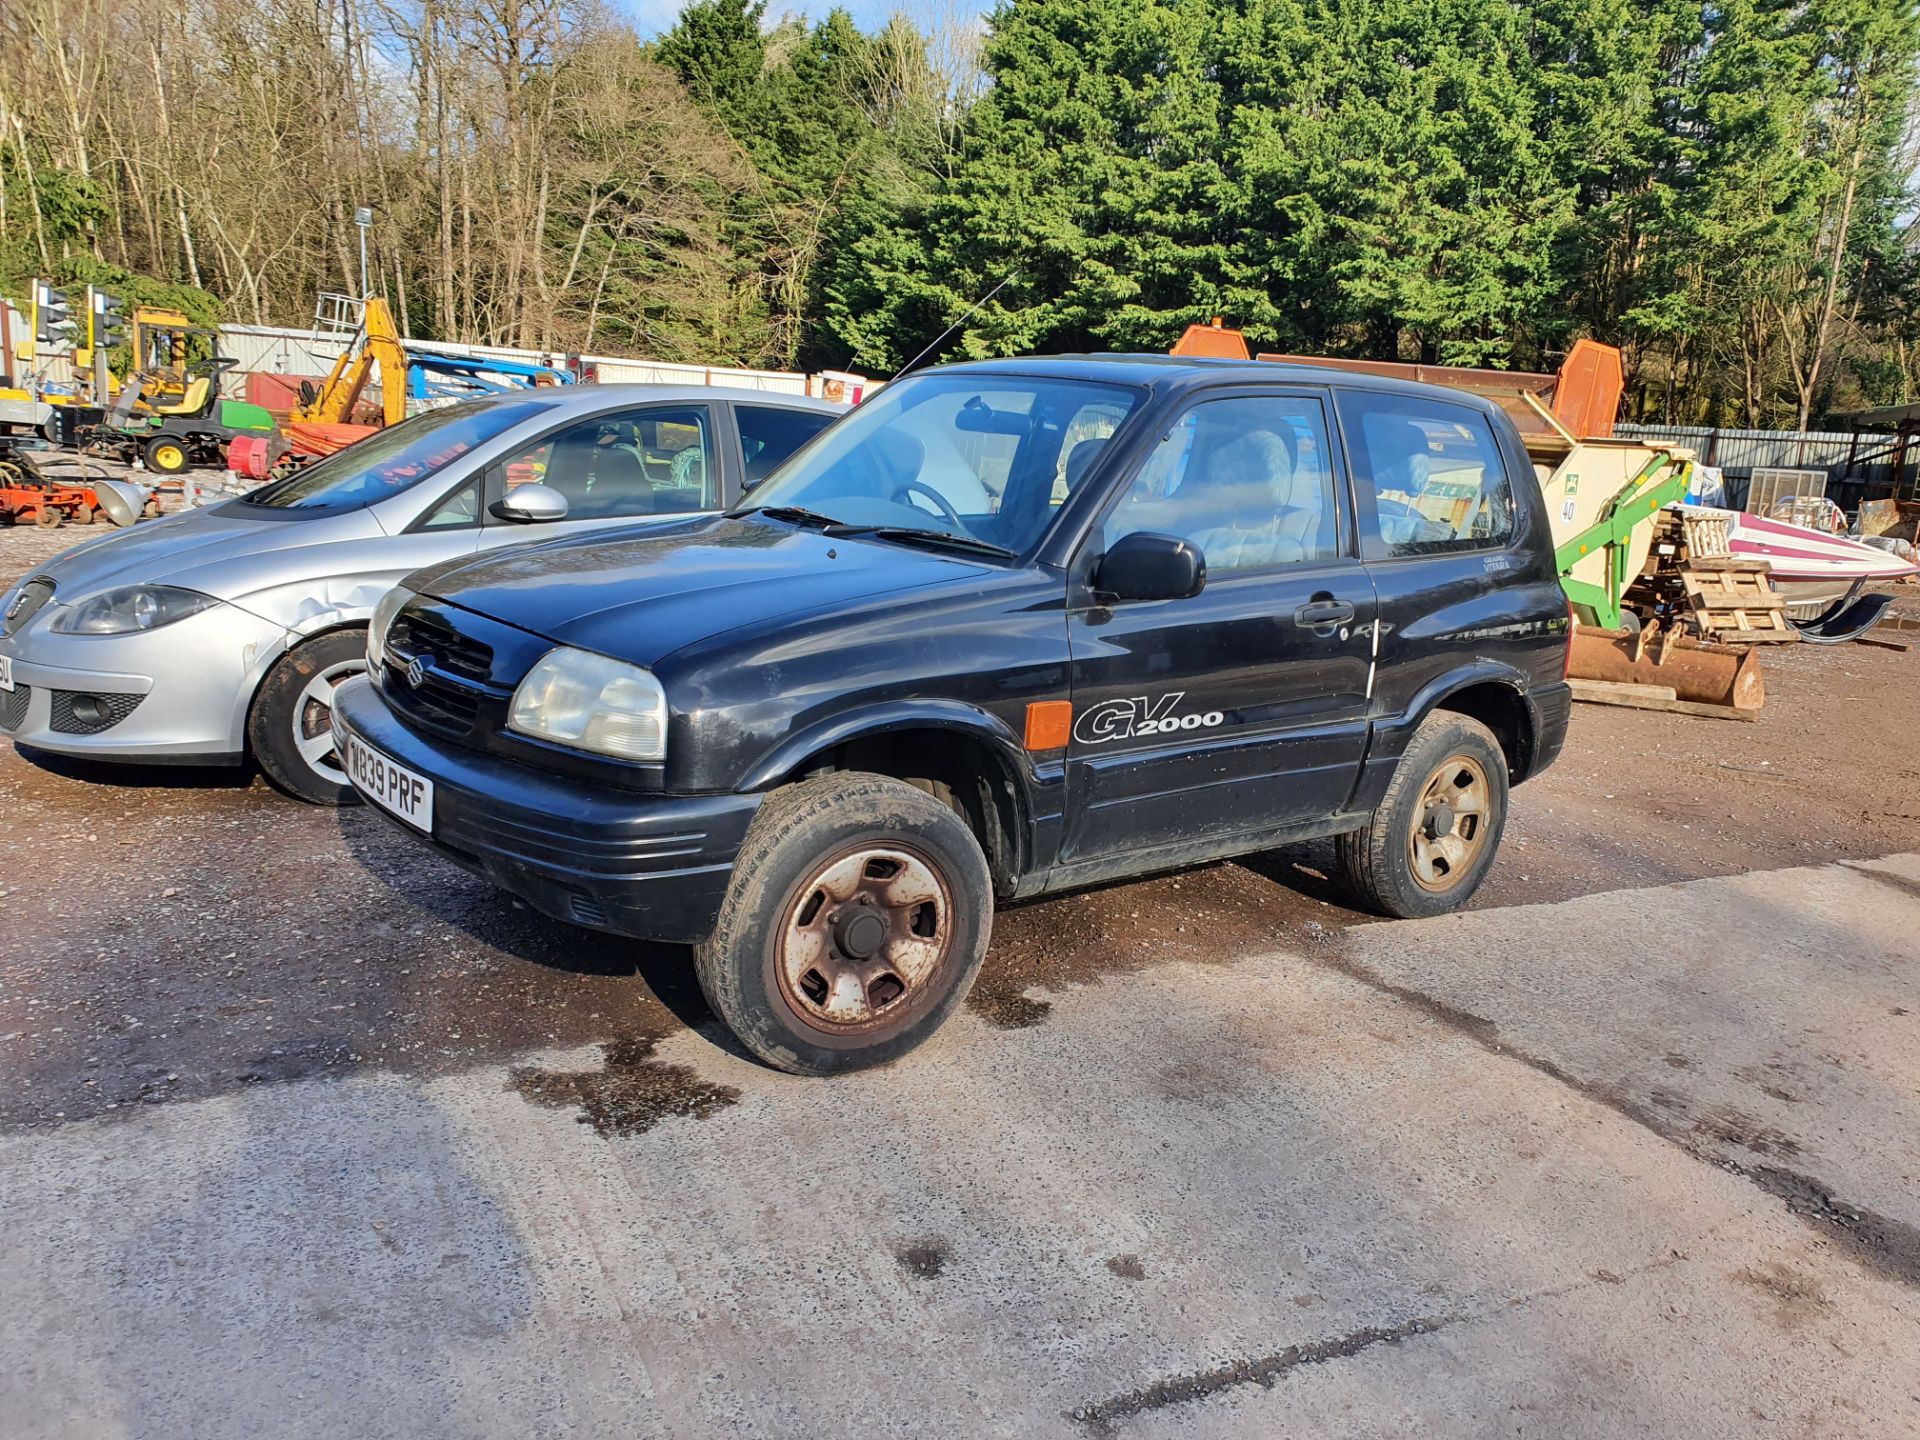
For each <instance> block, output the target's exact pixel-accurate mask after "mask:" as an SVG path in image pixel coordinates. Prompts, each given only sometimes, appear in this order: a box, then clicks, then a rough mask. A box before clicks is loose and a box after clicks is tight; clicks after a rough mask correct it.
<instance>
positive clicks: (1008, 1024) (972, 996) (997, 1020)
mask: <svg viewBox="0 0 1920 1440" xmlns="http://www.w3.org/2000/svg"><path fill="white" fill-rule="evenodd" d="M967 1008H968V1009H969V1010H971V1011H972V1012H973V1013H974V1014H976V1015H978V1016H979V1017H980V1018H981V1019H982V1020H985V1021H986V1022H987V1023H988V1024H989V1025H991V1026H993V1027H994V1028H995V1029H996V1030H1027V1029H1031V1028H1032V1027H1033V1026H1035V1025H1038V1024H1040V1023H1041V1022H1042V1021H1043V1020H1045V1019H1046V1018H1047V1016H1048V1015H1050V1014H1051V1013H1052V1012H1053V1002H1052V1001H1051V1000H1030V999H1028V998H1027V997H1026V996H1025V995H1022V994H1020V993H1019V992H1017V991H1009V990H1002V989H999V988H997V987H993V986H988V985H975V986H974V987H973V989H972V990H971V991H970V992H968V994H967Z"/></svg>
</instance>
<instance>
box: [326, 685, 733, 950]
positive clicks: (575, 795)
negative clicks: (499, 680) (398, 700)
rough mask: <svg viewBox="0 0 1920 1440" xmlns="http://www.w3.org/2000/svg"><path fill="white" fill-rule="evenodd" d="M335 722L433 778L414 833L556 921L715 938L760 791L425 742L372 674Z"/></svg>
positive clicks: (343, 696) (346, 691)
mask: <svg viewBox="0 0 1920 1440" xmlns="http://www.w3.org/2000/svg"><path fill="white" fill-rule="evenodd" d="M333 726H334V729H335V730H336V731H338V732H340V744H341V747H342V749H343V750H344V748H345V746H346V743H347V737H348V736H357V737H359V739H360V740H361V741H362V743H364V744H366V745H368V746H371V747H372V748H373V749H375V750H377V751H379V752H381V753H382V754H384V755H387V756H389V757H390V758H392V759H393V760H395V761H397V762H398V763H400V764H401V765H404V766H406V767H407V768H408V769H410V770H415V771H418V772H419V773H420V774H421V775H424V776H426V777H427V779H429V780H431V781H432V782H433V834H432V835H431V836H428V835H426V834H423V833H422V832H421V831H419V830H418V829H415V828H414V827H413V826H411V825H408V824H407V823H406V822H405V821H403V820H401V819H399V818H398V817H396V816H394V815H391V814H389V813H388V812H387V811H385V810H383V809H381V808H380V807H379V806H377V805H374V804H372V803H371V802H369V803H368V804H367V809H369V810H372V811H375V812H376V813H377V814H380V815H383V816H385V817H386V818H387V819H389V820H391V821H392V822H393V823H394V825H396V826H398V827H399V828H400V829H401V830H403V831H405V832H406V833H407V834H409V835H412V836H413V837H414V838H415V839H417V840H419V841H421V842H422V843H423V844H428V845H431V846H432V847H433V848H434V849H435V850H438V851H439V852H440V853H441V854H442V855H445V856H446V857H447V858H448V859H450V860H452V861H454V862H455V863H457V864H459V865H463V866H465V867H466V868H467V869H469V870H472V871H473V872H474V873H476V874H479V875H484V876H486V877H487V878H488V879H489V880H491V881H493V883H494V884H496V885H498V886H500V888H501V889H503V890H508V891H511V892H512V893H513V894H515V895H518V896H520V897H521V898H522V899H523V900H525V901H526V902H527V903H528V904H530V905H532V906H533V907H534V908H535V909H537V910H540V911H542V912H544V913H545V914H548V915H551V916H554V917H555V918H556V919H560V920H569V921H572V922H573V923H574V924H576V925H588V926H591V927H593V928H594V929H597V930H611V931H614V932H616V933H618V934H622V935H633V936H637V937H640V938H642V939H647V940H667V941H677V942H683V943H684V942H692V941H696V940H703V939H705V938H706V937H707V935H709V934H710V933H711V932H712V930H713V924H714V918H715V917H716V916H717V915H718V914H719V911H720V901H721V898H722V897H723V896H724V895H725V894H726V890H727V882H728V880H729V879H730V878H731V876H732V874H733V857H734V856H735V855H736V854H737V853H738V852H739V850H740V845H741V842H742V841H743V840H744V839H745V838H746V833H747V826H748V825H749V824H751V823H752V821H753V817H754V815H755V813H756V812H757V811H758V810H759V808H760V800H761V797H760V796H758V795H645V794H638V793H635V792H631V791H619V790H612V789H609V788H607V787H605V786H601V785H594V784H591V783H589V782H586V781H582V780H576V779H573V778H572V777H570V776H564V775H554V774H551V773H548V772H544V771H541V770H537V769H535V768H533V767H532V766H529V765H524V764H521V763H520V762H518V761H514V760H503V759H501V758H500V757H498V756H494V755H485V754H482V753H480V752H478V751H474V750H468V749H465V748H463V747H461V746H458V745H454V744H450V743H448V742H446V741H441V740H432V739H427V738H425V737H423V736H421V735H419V734H417V733H416V732H414V731H412V730H409V729H408V728H407V727H406V726H405V725H403V724H401V723H400V721H399V720H398V719H396V718H395V717H394V714H393V712H392V711H391V710H389V709H388V708H387V706H386V703H385V702H384V701H383V700H381V698H380V695H379V692H378V691H377V690H375V689H374V687H373V684H372V682H371V681H370V680H368V679H367V678H366V677H365V676H358V677H355V678H354V679H352V680H349V681H347V682H346V683H345V684H343V685H342V686H340V688H339V689H338V690H337V691H336V692H335V693H334V697H333Z"/></svg>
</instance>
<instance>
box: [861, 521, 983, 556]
mask: <svg viewBox="0 0 1920 1440" xmlns="http://www.w3.org/2000/svg"><path fill="white" fill-rule="evenodd" d="M834 533H835V534H836V535H865V536H871V537H872V538H873V539H875V540H892V541H894V542H895V543H897V544H900V545H924V546H926V547H927V548H928V549H929V550H966V551H970V552H971V553H973V554H975V555H993V556H996V557H998V558H1000V559H1003V560H1011V559H1013V558H1014V556H1015V555H1017V554H1018V553H1019V552H1018V551H1016V550H1009V549H1007V547H1006V546H1004V545H995V544H994V543H993V542H992V541H991V540H977V539H975V538H974V537H973V536H971V535H956V534H954V533H953V532H952V531H951V530H918V529H915V528H914V527H913V526H911V525H841V526H838V527H836V529H835V531H834Z"/></svg>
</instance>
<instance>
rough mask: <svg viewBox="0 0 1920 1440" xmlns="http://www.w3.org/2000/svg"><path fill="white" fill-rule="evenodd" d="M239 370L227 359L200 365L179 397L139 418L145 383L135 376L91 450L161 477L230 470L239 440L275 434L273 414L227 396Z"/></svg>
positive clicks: (162, 400) (95, 434)
mask: <svg viewBox="0 0 1920 1440" xmlns="http://www.w3.org/2000/svg"><path fill="white" fill-rule="evenodd" d="M233 366H234V362H233V361H232V360H229V359H227V358H226V357H224V356H215V357H213V358H212V359H210V360H196V361H194V362H193V363H192V364H190V365H189V366H188V367H187V371H186V384H185V388H184V390H183V392H182V393H181V394H180V395H179V396H177V397H175V396H166V397H164V398H160V399H159V403H157V404H156V403H153V402H151V401H150V402H148V404H147V405H146V406H142V407H140V408H139V409H138V412H137V413H136V406H139V401H140V396H141V390H142V386H141V383H140V378H139V377H138V376H135V377H133V378H132V379H130V380H129V381H128V382H127V384H126V386H125V387H124V388H123V389H122V390H121V391H120V395H119V398H118V400H117V401H116V402H115V404H114V407H113V409H112V410H111V411H110V412H109V413H108V415H107V418H106V419H105V420H104V421H102V422H101V424H100V426H99V427H98V428H97V429H96V430H95V431H94V432H93V436H92V438H91V439H90V440H89V442H88V444H87V449H88V451H90V452H91V453H93V454H100V455H112V456H114V457H116V458H117V459H120V460H123V461H126V462H127V463H129V464H131V463H132V462H133V461H134V460H136V459H137V460H139V461H140V462H141V463H142V464H143V465H145V466H146V467H147V469H149V470H151V471H153V472H154V473H155V474H157V475H177V474H179V473H180V471H182V470H185V469H186V468H187V467H188V466H190V465H212V466H224V465H225V464H226V463H227V446H228V444H229V443H230V442H232V441H233V440H235V439H237V438H238V437H240V436H242V435H259V436H271V435H272V434H273V433H274V421H273V415H272V414H271V413H270V412H269V411H268V410H266V409H265V408H263V407H262V406H259V405H253V404H249V403H248V402H247V401H244V400H229V399H227V398H226V397H225V396H224V395H223V394H222V393H221V389H222V386H221V381H222V377H223V376H224V375H225V373H226V372H227V371H229V370H231V369H232V368H233Z"/></svg>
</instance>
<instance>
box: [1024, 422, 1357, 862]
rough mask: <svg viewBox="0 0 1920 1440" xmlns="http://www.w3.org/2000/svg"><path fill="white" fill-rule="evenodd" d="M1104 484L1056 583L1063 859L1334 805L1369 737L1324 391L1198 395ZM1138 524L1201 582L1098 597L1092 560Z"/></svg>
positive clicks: (1328, 810) (1353, 566)
mask: <svg viewBox="0 0 1920 1440" xmlns="http://www.w3.org/2000/svg"><path fill="white" fill-rule="evenodd" d="M1119 491H1120V493H1119V494H1118V495H1117V496H1116V498H1115V499H1114V501H1113V502H1112V504H1111V508H1110V509H1109V510H1108V511H1107V512H1106V514H1105V516H1104V517H1103V520H1102V523H1101V524H1100V526H1099V527H1097V529H1096V530H1095V532H1094V533H1093V534H1091V535H1090V536H1089V537H1088V539H1087V541H1086V543H1085V545H1083V547H1082V550H1081V553H1080V556H1079V557H1077V559H1076V563H1075V565H1074V566H1073V569H1072V580H1071V581H1070V586H1071V588H1070V591H1069V597H1068V611H1069V613H1068V636H1069V640H1070V642H1071V645H1072V652H1073V708H1074V725H1073V735H1072V741H1071V743H1070V745H1069V747H1068V751H1067V762H1068V809H1069V819H1068V823H1067V827H1066V835H1065V842H1064V844H1063V846H1062V859H1063V860H1066V861H1068V862H1073V861H1076V860H1088V859H1094V858H1097V857H1100V856H1104V855H1112V854H1116V853H1120V852H1125V851H1129V850H1139V849H1146V848H1150V847H1154V846H1159V845H1170V844H1175V843H1178V842H1180V841H1183V840H1189V839H1192V840H1203V839H1206V838H1208V837H1220V836H1227V835H1231V834H1235V833H1239V832H1256V831H1263V830H1270V829H1273V828H1275V827H1278V826H1282V825H1286V824H1289V823H1292V822H1297V821H1307V820H1313V819H1319V818H1324V817H1326V816H1329V815H1332V814H1335V813H1337V812H1338V811H1340V810H1341V809H1342V807H1343V806H1344V805H1345V803H1346V800H1347V798H1348V796H1349V795H1350V794H1351V793H1352V790H1353V787H1354V784H1355V781H1356V779H1357V777H1358V774H1359V769H1360V763H1361V760H1362V757H1363V754H1364V751H1365V748H1366V735H1367V724H1366V701H1367V676H1368V665H1369V660H1370V651H1369V645H1370V640H1371V631H1370V626H1371V622H1372V620H1373V611H1374V599H1373V589H1372V584H1371V581H1370V580H1369V578H1368V576H1367V574H1366V572H1365V570H1364V568H1363V567H1362V565H1361V564H1360V561H1359V559H1358V557H1357V553H1356V551H1355V549H1354V545H1353V533H1354V532H1353V526H1352V516H1351V510H1350V488H1349V486H1348V485H1347V483H1346V480H1345V472H1344V465H1343V464H1342V461H1341V457H1340V454H1339V451H1338V447H1337V443H1336V438H1335V432H1334V430H1333V427H1332V425H1331V423H1330V415H1329V413H1328V406H1327V397H1326V395H1325V394H1324V393H1323V392H1321V391H1318V390H1316V389H1314V388H1312V387H1279V386H1275V387H1259V388H1257V389H1252V388H1249V389H1246V390H1235V391H1232V392H1229V393H1226V394H1218V395H1216V397H1215V398H1208V399H1203V400H1199V401H1197V402H1195V403H1194V404H1192V405H1191V406H1189V407H1187V408H1186V409H1185V410H1184V411H1183V412H1182V413H1181V414H1180V415H1179V417H1178V418H1177V419H1176V420H1175V421H1174V422H1173V423H1172V425H1171V426H1170V427H1169V428H1168V430H1167V431H1166V432H1165V434H1164V436H1163V437H1162V438H1161V440H1160V441H1159V442H1158V444H1157V445H1155V446H1154V447H1153V448H1152V450H1151V452H1150V453H1149V454H1148V456H1147V457H1146V459H1145V460H1144V461H1143V462H1142V463H1141V465H1140V466H1139V468H1138V470H1137V471H1136V472H1135V474H1134V475H1133V476H1132V478H1131V480H1130V481H1128V482H1126V483H1124V484H1122V485H1121V486H1120V487H1119ZM1137 531H1148V532H1153V533H1157V534H1166V535H1174V536H1178V537H1180V538H1182V539H1185V540H1188V541H1190V542H1191V543H1192V544H1193V545H1194V546H1195V547H1196V548H1198V549H1199V550H1200V552H1201V553H1202V555H1203V556H1204V558H1205V560H1206V583H1205V586H1204V588H1203V589H1202V590H1201V591H1200V593H1199V594H1197V595H1194V596H1192V597H1190V598H1188V599H1183V600H1167V601H1152V602H1134V603H1124V602H1114V601H1112V599H1111V597H1108V596H1104V595H1102V594H1101V593H1100V592H1099V591H1098V590H1097V588H1096V587H1095V586H1094V584H1093V570H1094V567H1095V565H1096V563H1097V556H1098V555H1099V554H1103V553H1104V552H1105V550H1106V548H1107V547H1109V546H1110V545H1112V544H1113V543H1115V542H1117V541H1118V540H1120V539H1121V538H1122V537H1124V536H1126V535H1128V534H1132V533H1134V532H1137Z"/></svg>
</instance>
